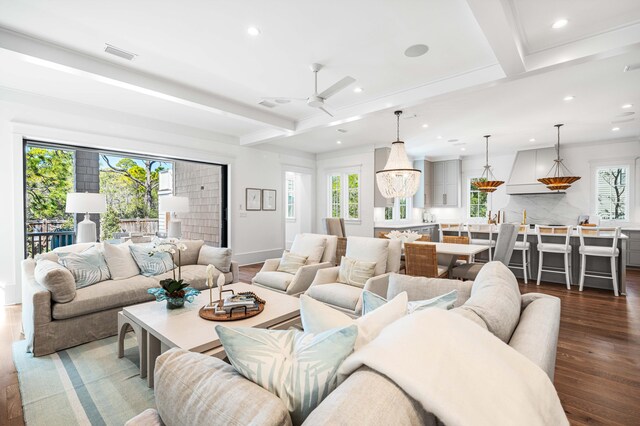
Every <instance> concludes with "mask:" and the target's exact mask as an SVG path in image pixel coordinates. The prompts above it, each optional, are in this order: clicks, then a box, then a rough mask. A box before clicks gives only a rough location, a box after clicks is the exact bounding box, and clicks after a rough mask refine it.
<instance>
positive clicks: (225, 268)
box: [198, 245, 232, 272]
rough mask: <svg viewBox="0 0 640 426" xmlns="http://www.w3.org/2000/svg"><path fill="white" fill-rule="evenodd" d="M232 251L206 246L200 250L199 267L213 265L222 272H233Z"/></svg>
mask: <svg viewBox="0 0 640 426" xmlns="http://www.w3.org/2000/svg"><path fill="white" fill-rule="evenodd" d="M231 254H232V253H231V249H230V248H224V247H211V246H207V245H204V246H202V248H200V254H199V255H198V265H204V266H207V265H213V266H215V267H216V268H218V269H219V270H221V271H222V272H230V271H231Z"/></svg>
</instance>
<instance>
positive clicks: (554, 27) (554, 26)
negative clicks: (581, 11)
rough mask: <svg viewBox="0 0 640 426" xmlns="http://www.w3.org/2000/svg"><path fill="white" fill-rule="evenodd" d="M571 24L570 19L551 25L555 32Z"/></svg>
mask: <svg viewBox="0 0 640 426" xmlns="http://www.w3.org/2000/svg"><path fill="white" fill-rule="evenodd" d="M568 23H569V20H568V19H564V18H562V19H558V20H557V21H556V22H554V23H553V25H551V28H553V29H554V30H557V29H560V28H563V27H566V26H567V24H568Z"/></svg>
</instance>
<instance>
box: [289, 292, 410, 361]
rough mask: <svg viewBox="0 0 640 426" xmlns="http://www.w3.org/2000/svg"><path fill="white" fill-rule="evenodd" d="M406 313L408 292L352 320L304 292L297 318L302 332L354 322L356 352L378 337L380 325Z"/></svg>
mask: <svg viewBox="0 0 640 426" xmlns="http://www.w3.org/2000/svg"><path fill="white" fill-rule="evenodd" d="M406 314H407V293H402V294H399V295H398V296H396V297H395V298H394V299H393V300H391V301H389V303H385V305H384V306H381V307H380V309H376V310H375V311H373V312H369V313H368V314H366V315H362V316H361V317H360V318H357V319H353V318H351V317H350V316H348V315H347V314H344V313H342V312H340V311H338V310H337V309H334V308H332V307H330V306H328V305H326V304H324V303H322V302H319V301H317V300H315V299H313V298H312V297H309V296H307V295H304V294H303V295H301V296H300V319H301V320H302V328H303V329H304V331H305V333H311V334H318V333H323V332H325V331H328V330H331V329H332V328H337V327H346V326H348V325H351V324H355V325H356V326H357V327H358V338H357V339H356V343H355V345H354V347H353V350H355V351H357V350H358V349H360V348H361V347H363V346H364V345H366V344H367V343H369V342H371V341H372V340H373V339H375V338H376V337H378V335H379V334H380V332H381V331H382V329H383V328H385V327H386V326H388V325H389V324H391V323H392V322H394V321H396V320H397V319H400V318H402V317H403V316H405V315H406Z"/></svg>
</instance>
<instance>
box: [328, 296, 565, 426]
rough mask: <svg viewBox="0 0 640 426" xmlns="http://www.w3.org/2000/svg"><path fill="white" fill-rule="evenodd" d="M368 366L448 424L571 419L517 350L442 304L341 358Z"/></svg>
mask: <svg viewBox="0 0 640 426" xmlns="http://www.w3.org/2000/svg"><path fill="white" fill-rule="evenodd" d="M362 365H366V366H368V367H370V368H372V369H374V370H376V371H378V372H379V373H381V374H384V375H385V376H387V377H388V378H389V379H391V380H392V381H393V382H395V383H396V384H397V385H398V386H399V387H401V388H402V389H403V390H404V391H405V392H406V393H407V394H408V395H410V396H411V397H412V398H413V399H415V400H416V401H418V402H419V403H420V404H422V406H423V407H424V409H425V410H426V411H428V412H431V413H433V414H434V415H435V416H437V417H438V418H439V419H440V420H441V421H442V422H444V423H445V424H446V425H447V426H457V425H465V426H466V425H474V426H478V425H487V426H489V425H490V426H495V425H554V426H556V425H568V424H569V422H568V421H567V417H566V415H565V414H564V410H563V409H562V406H561V405H560V399H559V398H558V394H557V393H556V390H555V388H554V387H553V384H552V383H551V380H549V377H548V376H547V375H546V374H545V373H544V371H543V370H542V369H541V368H539V367H538V366H536V365H535V364H534V363H533V362H531V361H530V360H529V359H527V358H526V357H525V356H524V355H522V354H520V353H519V352H517V351H516V350H515V349H513V348H511V347H510V346H508V345H506V344H504V342H502V341H501V340H500V339H498V338H497V337H495V336H494V335H493V334H491V333H490V332H488V331H486V330H483V329H481V328H479V327H478V326H477V325H476V324H474V323H472V322H471V321H469V320H467V319H465V318H463V317H461V316H459V315H457V314H455V313H453V312H451V311H445V310H441V309H428V310H425V311H421V312H416V313H413V314H411V315H407V316H405V317H403V318H401V319H400V320H398V321H396V322H394V323H393V324H391V325H389V326H387V327H386V328H385V329H384V330H383V331H382V333H380V335H379V336H378V337H377V338H376V339H374V340H373V341H372V342H371V343H369V344H367V345H366V346H364V347H363V348H362V349H360V350H359V351H357V352H355V353H353V354H352V355H351V356H349V358H347V359H346V360H345V361H344V363H343V364H342V366H341V368H340V371H339V374H340V375H341V379H342V380H344V379H346V377H348V376H349V375H350V374H351V373H353V372H354V371H355V370H357V369H358V368H359V367H360V366H362Z"/></svg>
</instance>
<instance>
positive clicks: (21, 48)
mask: <svg viewBox="0 0 640 426" xmlns="http://www.w3.org/2000/svg"><path fill="white" fill-rule="evenodd" d="M0 48H2V49H6V50H9V51H12V52H16V53H18V54H20V55H23V57H24V59H25V60H27V61H29V62H31V63H34V64H37V65H41V66H44V67H48V68H52V69H56V70H59V71H62V72H67V73H70V74H74V75H80V76H83V77H86V78H91V79H93V80H95V81H99V82H102V83H106V84H111V85H114V86H117V87H121V88H125V89H128V90H131V91H135V92H138V93H143V94H145V95H148V96H154V97H157V98H160V99H164V100H167V101H171V102H175V103H178V104H181V105H186V106H189V107H192V108H197V109H201V110H205V111H208V112H212V113H215V114H218V115H222V116H225V117H229V118H233V119H236V120H241V121H245V122H251V123H254V124H259V125H266V126H268V127H270V128H273V129H278V130H281V131H284V130H293V129H294V128H295V121H293V120H290V119H287V118H284V117H281V116H278V115H275V114H272V113H268V112H266V111H261V110H259V109H257V108H252V107H249V106H247V105H243V104H241V103H238V102H235V101H232V100H229V99H226V98H223V97H220V96H216V95H213V94H210V93H206V92H203V91H201V90H198V89H195V88H193V87H189V86H185V85H182V84H180V83H177V82H174V81H170V80H166V79H163V78H160V77H156V76H152V75H149V74H146V73H142V72H138V71H135V70H132V69H129V68H126V67H123V66H119V65H116V64H113V63H111V62H107V61H104V60H102V59H99V58H94V57H92V56H89V55H85V54H82V53H79V52H76V51H72V50H69V49H66V48H63V47H61V46H58V45H55V44H52V43H48V42H45V41H42V40H39V39H35V38H32V37H28V36H25V35H23V34H20V33H17V32H15V31H11V30H8V29H5V28H1V27H0Z"/></svg>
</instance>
